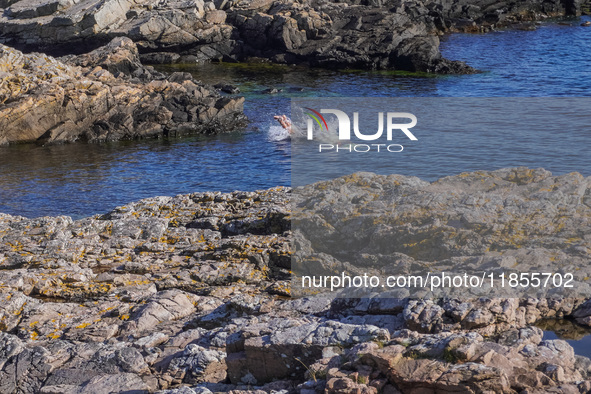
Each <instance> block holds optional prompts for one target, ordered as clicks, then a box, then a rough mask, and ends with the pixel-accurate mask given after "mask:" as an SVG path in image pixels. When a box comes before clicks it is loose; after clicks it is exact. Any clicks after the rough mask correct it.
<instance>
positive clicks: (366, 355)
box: [0, 168, 591, 394]
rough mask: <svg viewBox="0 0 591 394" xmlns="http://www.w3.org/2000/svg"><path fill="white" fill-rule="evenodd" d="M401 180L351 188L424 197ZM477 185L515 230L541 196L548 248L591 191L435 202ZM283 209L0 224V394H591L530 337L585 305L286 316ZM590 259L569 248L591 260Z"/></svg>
mask: <svg viewBox="0 0 591 394" xmlns="http://www.w3.org/2000/svg"><path fill="white" fill-rule="evenodd" d="M395 178H396V179H393V178H391V177H390V178H388V177H379V176H375V175H372V174H358V175H357V176H356V177H355V179H357V180H356V181H355V182H350V183H352V184H353V186H355V184H359V182H361V181H363V180H365V181H366V183H367V184H373V185H374V187H376V186H375V185H378V184H380V185H382V186H383V187H385V186H388V187H389V188H391V189H392V190H393V191H399V192H400V193H406V192H408V193H411V194H412V193H413V192H414V193H420V190H421V189H422V188H425V187H429V184H427V183H426V182H422V181H417V179H416V178H413V177H402V176H396V177H395ZM480 179H492V180H495V183H497V184H498V185H499V187H500V190H501V192H500V193H501V194H503V196H504V197H503V198H504V200H503V201H504V202H505V203H506V204H508V205H510V206H512V207H520V209H522V211H523V212H521V213H522V214H523V215H524V217H526V218H527V217H528V212H529V211H528V210H529V209H531V208H532V207H533V205H531V204H527V203H526V202H527V201H526V200H524V197H523V195H522V194H521V192H520V191H523V190H524V189H527V190H529V191H530V192H531V193H534V191H535V190H538V189H540V191H539V193H542V194H543V196H544V204H546V211H545V212H555V213H556V214H559V216H560V217H562V218H563V219H562V222H561V223H562V225H559V226H556V227H555V228H553V229H545V231H554V232H555V234H556V236H557V238H560V237H561V236H562V235H565V234H568V233H569V232H572V231H582V232H584V231H585V228H586V227H585V226H589V223H590V221H589V215H588V211H587V210H586V208H584V207H585V206H587V204H589V200H588V195H589V193H590V192H589V191H590V190H591V178H583V177H582V176H580V175H579V174H568V175H563V176H558V177H556V176H552V175H551V174H550V173H548V172H547V171H544V170H529V169H526V168H515V169H505V170H499V171H493V172H479V173H471V174H461V175H458V176H453V177H447V178H443V179H441V180H439V181H437V182H434V183H431V184H430V185H432V186H431V187H434V188H441V191H442V197H446V198H451V199H453V196H451V195H450V194H449V193H448V192H447V191H446V190H447V189H446V188H455V190H457V192H458V194H461V192H462V191H467V190H470V188H474V187H480V188H482V187H484V188H485V187H488V186H487V185H484V186H481V181H480ZM341 181H342V182H344V184H345V185H346V184H348V182H347V179H346V178H343V179H341ZM548 185H553V186H552V187H550V188H549V187H548ZM542 189H543V190H542ZM318 190H322V186H321V185H320V186H319V188H318ZM291 195H292V190H290V189H288V188H273V189H269V190H263V191H257V192H233V193H195V194H190V195H180V196H176V197H155V198H150V199H145V200H141V201H138V202H135V203H131V204H128V205H125V206H122V207H119V208H117V209H115V210H113V211H111V212H109V213H107V214H104V215H97V216H95V217H91V218H86V219H81V220H76V221H73V220H71V219H70V218H69V217H44V218H37V219H27V218H23V217H16V216H10V215H0V297H2V298H3V302H2V303H1V304H0V328H1V330H2V333H0V392H3V393H46V394H49V393H55V394H57V393H95V394H96V393H110V392H134V393H135V392H137V393H141V392H157V391H159V390H163V391H162V392H165V393H179V394H180V393H186V394H191V393H209V392H230V391H231V392H234V393H247V392H249V393H255V392H257V393H262V392H275V393H292V392H299V393H307V394H311V393H321V392H327V393H352V392H356V393H378V392H383V393H399V392H402V393H446V392H462V393H519V392H522V393H543V392H554V393H587V392H589V391H590V390H591V360H589V359H588V358H586V357H581V356H577V355H575V354H574V351H573V349H572V347H571V346H570V345H569V344H568V343H566V342H565V341H563V340H543V339H542V331H541V330H540V329H539V328H536V327H534V326H532V324H533V323H535V322H536V321H538V320H540V319H544V318H573V319H575V318H576V319H577V321H579V322H580V323H581V324H587V325H591V317H590V316H591V303H590V302H588V301H586V300H585V299H573V298H561V299H533V298H528V299H514V298H512V299H498V298H479V299H475V300H466V299H463V300H462V299H441V300H417V299H415V300H409V299H394V298H363V299H330V298H327V297H321V296H319V297H308V298H291V297H290V269H291V266H290V264H291V254H292V251H291V246H290V238H291V236H292V233H291V232H292V230H291V223H290V220H291V217H290V215H291V207H290V200H291ZM538 197H539V196H538ZM470 203H471V202H470V201H467V200H462V199H458V200H457V201H456V203H455V204H457V205H458V206H460V205H462V204H470ZM552 207H554V209H556V211H553V208H552ZM571 207H577V208H576V209H574V210H571ZM440 208H441V206H440V205H438V204H431V208H428V207H427V208H425V207H423V209H420V210H417V211H416V212H417V215H418V216H416V217H415V218H414V219H412V220H410V219H409V225H410V226H418V227H417V228H421V226H420V224H419V223H420V217H425V218H427V217H432V216H433V215H434V213H436V212H438V209H440ZM450 212H451V211H450ZM540 217H541V216H540ZM548 217H549V218H550V219H548V220H550V221H552V220H553V219H552V216H548ZM520 220H522V218H516V221H515V222H513V223H512V224H511V223H507V226H508V227H507V228H508V229H509V228H511V226H515V225H518V224H519V223H520V222H519V221H520ZM526 220H527V219H526ZM521 225H522V226H526V225H527V223H521ZM439 226H442V227H444V226H445V225H444V224H439ZM575 227H576V228H575ZM512 228H514V229H515V231H518V229H517V228H515V227H512ZM523 229H525V228H522V230H523ZM500 234H503V232H500ZM587 234H588V233H587ZM505 236H506V237H507V241H508V240H509V239H511V237H513V236H514V234H512V233H511V231H508V232H506V234H505ZM526 238H527V237H526ZM500 241H502V240H500ZM588 243H589V239H588V237H582V238H581V239H579V240H576V242H575V241H574V240H571V242H570V243H569V244H568V245H565V248H571V249H572V248H575V249H576V250H578V253H579V254H580V256H584V257H585V258H587V259H588V258H589V245H588ZM522 247H523V248H525V249H528V248H532V247H534V246H533V245H527V244H524V245H522ZM573 250H574V249H573ZM401 258H402V257H401Z"/></svg>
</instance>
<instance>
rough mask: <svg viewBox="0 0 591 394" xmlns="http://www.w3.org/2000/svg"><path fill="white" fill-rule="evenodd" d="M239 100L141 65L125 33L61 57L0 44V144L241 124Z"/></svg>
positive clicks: (207, 130)
mask: <svg viewBox="0 0 591 394" xmlns="http://www.w3.org/2000/svg"><path fill="white" fill-rule="evenodd" d="M243 102H244V98H242V97H223V96H221V95H220V93H219V92H217V91H216V90H215V89H214V88H212V87H210V86H207V85H205V84H203V83H201V82H199V81H195V80H194V79H193V77H192V76H191V75H190V74H189V73H180V72H177V73H173V74H171V75H169V76H166V75H164V74H161V73H159V72H157V71H155V70H154V69H153V68H151V67H144V66H143V65H142V64H141V62H140V59H139V53H138V50H137V47H136V45H135V44H134V43H133V42H132V41H131V40H130V39H129V38H125V37H120V38H115V39H113V40H112V41H111V42H110V43H109V44H108V45H106V46H104V47H101V48H99V49H97V50H95V51H93V52H90V53H88V54H84V55H78V56H67V57H65V58H61V59H55V58H52V57H50V56H47V55H43V54H28V55H27V54H23V53H21V52H19V51H17V50H15V49H12V48H9V47H7V46H4V45H1V44H0V103H1V104H0V145H4V144H9V143H22V142H40V143H55V142H72V141H78V140H82V141H89V142H95V141H109V140H120V139H135V138H145V137H157V136H167V135H170V136H174V135H181V134H188V133H220V132H224V131H227V130H233V129H234V128H235V127H237V126H239V125H241V124H244V121H245V116H244V114H243V112H242V109H243Z"/></svg>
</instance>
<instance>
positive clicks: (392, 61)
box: [0, 0, 580, 73]
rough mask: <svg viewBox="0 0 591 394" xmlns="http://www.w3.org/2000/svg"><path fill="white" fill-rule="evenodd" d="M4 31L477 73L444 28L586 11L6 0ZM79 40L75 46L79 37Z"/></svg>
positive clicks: (62, 39) (389, 1) (551, 1)
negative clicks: (454, 57)
mask: <svg viewBox="0 0 591 394" xmlns="http://www.w3.org/2000/svg"><path fill="white" fill-rule="evenodd" d="M0 7H4V8H5V9H4V12H3V14H2V16H0V40H1V41H2V42H4V43H5V44H7V45H11V46H15V47H17V48H19V49H24V50H39V51H44V52H49V53H53V54H55V53H62V54H63V53H73V52H76V53H82V52H87V51H89V50H91V49H94V48H97V47H99V46H101V45H104V44H106V43H107V42H108V41H109V40H110V39H112V38H113V37H118V36H127V37H129V38H131V39H132V40H133V41H134V42H136V43H137V44H138V46H139V47H140V50H141V52H142V53H143V54H144V57H145V59H146V60H147V61H151V62H164V63H170V62H176V61H185V62H186V61H211V60H214V61H215V60H224V61H244V60H248V59H250V58H253V57H256V58H264V59H269V60H271V61H274V62H278V63H306V64H310V65H313V66H321V67H333V68H345V67H347V68H362V69H368V68H369V69H398V70H408V71H428V72H438V73H470V72H473V71H474V70H473V69H471V68H470V67H468V66H466V65H465V64H464V63H460V62H452V61H449V60H447V59H443V58H442V57H441V54H440V52H439V38H438V35H440V34H442V33H445V32H450V31H487V30H490V29H493V28H496V27H502V26H506V25H508V24H511V23H515V22H523V21H532V20H539V19H543V18H546V17H549V16H561V15H569V14H576V13H579V12H580V6H579V2H578V1H566V0H546V1H538V0H528V1H520V2H517V1H512V2H500V1H496V0H479V1H466V0H425V1H419V2H408V1H402V0H377V1H365V0H364V1H361V0H350V1H339V2H336V1H328V0H315V1H287V0H277V1H272V0H243V1H233V0H223V1H222V0H219V1H217V0H216V1H208V2H204V1H203V0H104V1H97V0H81V1H74V0H60V1H58V0H55V1H54V2H47V1H29V0H21V1H13V0H5V1H4V2H3V3H2V4H0ZM72 44H75V45H72Z"/></svg>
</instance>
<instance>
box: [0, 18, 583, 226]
mask: <svg viewBox="0 0 591 394" xmlns="http://www.w3.org/2000/svg"><path fill="white" fill-rule="evenodd" d="M579 23H580V21H578V20H577V21H573V22H572V25H573V26H562V25H557V24H545V25H542V26H540V28H539V29H538V30H536V31H507V32H496V33H490V34H484V35H460V34H458V35H452V36H450V37H447V38H446V39H445V40H444V42H443V44H442V51H443V53H444V55H445V56H446V57H448V58H451V59H459V60H465V61H467V62H468V63H469V64H471V65H472V66H474V67H476V68H478V69H480V70H483V71H485V72H484V73H482V74H477V75H470V76H440V77H433V76H430V77H425V76H416V75H408V74H401V73H393V72H369V73H368V72H333V71H326V70H308V69H304V68H299V67H287V66H286V67H283V66H262V65H258V66H248V65H232V64H227V65H204V66H193V67H191V68H187V67H185V68H184V71H190V72H192V73H194V75H195V76H196V77H197V78H198V79H201V80H202V81H204V82H207V83H212V84H215V83H217V82H220V81H226V82H231V83H233V84H235V85H236V86H238V87H239V88H240V89H241V91H242V93H241V94H243V95H244V96H246V98H247V100H246V104H245V112H246V114H247V115H248V117H249V118H250V120H251V123H250V125H249V126H248V127H246V128H245V129H244V130H240V131H237V132H233V133H228V134H222V135H219V136H210V137H189V138H183V139H170V140H166V139H165V140H150V141H133V142H118V143H108V144H107V143H106V144H70V145H63V146H51V147H41V146H35V145H23V146H11V147H1V148H0V212H4V213H9V214H13V215H22V216H27V217H37V216H45V215H70V216H73V217H74V218H80V217H84V216H88V215H92V214H96V213H103V212H106V211H109V210H110V209H112V208H114V207H115V206H117V205H121V204H125V203H128V202H131V201H134V200H138V199H140V198H145V197H151V196H155V195H175V194H179V193H190V192H196V191H206V190H220V191H232V190H255V189H261V188H268V187H271V186H276V185H289V184H290V179H291V178H290V177H291V174H290V157H291V151H290V149H291V147H290V144H289V142H287V141H276V140H275V139H274V138H273V137H272V135H270V133H269V130H270V128H271V126H272V125H273V124H274V123H273V121H272V115H275V114H279V113H286V112H288V111H289V106H290V99H291V98H292V97H302V96H304V97H307V96H316V97H327V96H340V97H347V96H353V97H358V96H364V97H369V96H378V97H380V96H389V97H405V96H421V97H425V96H427V97H428V96H436V97H437V96H446V97H467V96H480V97H492V96H591V87H590V85H589V82H588V81H590V80H591V55H590V53H591V51H590V50H589V49H591V44H590V43H591V28H583V27H579V26H578V25H579ZM168 70H172V68H168ZM270 87H273V88H278V89H283V90H282V91H281V92H280V93H278V94H272V95H271V94H264V93H262V91H263V90H265V89H267V88H270ZM576 132H577V141H578V143H577V145H576V148H577V149H576V150H575V151H573V152H572V154H570V155H569V154H565V150H566V151H567V152H568V146H562V147H561V146H558V147H557V149H556V152H554V151H553V150H552V149H553V148H552V146H553V144H555V142H554V141H558V142H556V143H558V144H560V139H557V138H556V137H555V136H554V137H552V138H553V139H552V141H553V143H552V144H549V145H548V147H549V149H548V152H546V153H547V154H545V155H540V160H539V162H537V161H536V159H535V156H531V155H530V156H529V157H528V160H527V161H526V163H527V165H529V166H532V167H536V166H542V165H544V166H545V167H548V166H551V165H552V164H553V163H556V165H555V166H554V168H551V169H552V171H553V172H555V173H564V172H569V171H575V170H576V171H579V172H581V173H583V174H584V175H591V162H590V161H589V160H588V159H587V156H588V155H586V154H584V153H585V152H587V151H588V150H589V149H588V148H590V147H591V146H590V145H591V144H590V143H589V141H590V139H588V138H583V137H584V136H581V133H587V132H589V133H591V131H587V130H577V131H576ZM548 137H549V136H545V135H543V134H540V135H537V134H536V135H528V136H523V138H524V140H525V141H527V139H531V140H534V139H536V140H538V139H540V140H541V139H544V138H548ZM488 152H489V151H487V142H486V141H482V143H481V144H480V146H479V144H475V145H474V147H473V148H472V149H470V150H468V151H462V152H460V153H459V154H457V155H455V156H453V157H449V158H448V160H447V162H446V165H445V166H440V165H439V164H438V162H437V161H435V158H434V156H433V155H429V152H427V151H426V152H425V154H424V155H423V156H422V158H421V163H420V165H419V166H418V167H417V168H416V169H406V172H405V171H404V168H402V169H401V171H400V172H402V173H409V174H412V175H417V176H419V177H422V178H424V179H428V180H433V179H436V178H439V177H441V176H445V175H450V174H453V173H459V172H462V171H465V170H468V169H470V168H471V163H475V162H478V160H479V158H480V157H482V156H483V155H486V154H488ZM553 155H554V156H553ZM501 156H502V155H501ZM501 156H500V157H499V160H498V161H495V160H492V161H490V162H487V164H486V166H487V169H494V168H499V167H502V166H503V165H504V163H506V160H505V159H504V158H503V157H501ZM565 156H566V157H565ZM553 157H555V158H556V160H553ZM542 159H543V160H542ZM438 160H440V158H439V159H438Z"/></svg>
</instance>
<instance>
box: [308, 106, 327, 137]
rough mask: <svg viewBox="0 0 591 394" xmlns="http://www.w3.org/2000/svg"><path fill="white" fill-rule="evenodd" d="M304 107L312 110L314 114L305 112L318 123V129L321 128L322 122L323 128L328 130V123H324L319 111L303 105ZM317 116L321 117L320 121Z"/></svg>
mask: <svg viewBox="0 0 591 394" xmlns="http://www.w3.org/2000/svg"><path fill="white" fill-rule="evenodd" d="M304 109H307V110H308V111H312V112H314V114H315V115H314V114H311V113H309V112H306V113H305V114H306V115H308V116H310V117H312V119H314V120H315V121H316V123H318V126H320V130H322V123H324V127H325V130H326V131H328V124H327V123H326V120H324V116H322V115H320V112H318V111H314V110H313V109H312V108H308V107H304ZM318 118H320V119H322V123H320V119H318Z"/></svg>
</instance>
